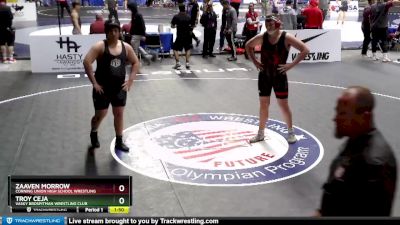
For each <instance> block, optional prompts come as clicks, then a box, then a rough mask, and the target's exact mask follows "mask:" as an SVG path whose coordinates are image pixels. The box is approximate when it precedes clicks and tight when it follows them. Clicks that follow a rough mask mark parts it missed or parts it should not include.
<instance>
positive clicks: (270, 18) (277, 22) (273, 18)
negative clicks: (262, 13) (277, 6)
mask: <svg viewBox="0 0 400 225" xmlns="http://www.w3.org/2000/svg"><path fill="white" fill-rule="evenodd" d="M271 21H274V22H275V28H280V27H281V25H282V22H281V20H280V19H279V18H278V17H276V16H274V15H268V16H266V17H265V22H271Z"/></svg>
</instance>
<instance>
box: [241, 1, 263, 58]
mask: <svg viewBox="0 0 400 225" xmlns="http://www.w3.org/2000/svg"><path fill="white" fill-rule="evenodd" d="M259 24H260V20H259V19H258V13H257V12H255V11H254V3H250V4H249V11H248V12H247V13H246V23H245V25H244V26H245V27H244V29H245V32H244V34H245V36H246V40H245V41H244V46H245V45H246V43H247V42H248V41H249V40H250V39H252V38H253V37H254V36H256V35H257V33H258V26H259ZM244 56H245V58H246V59H248V58H249V56H248V55H247V52H246V50H245V51H244Z"/></svg>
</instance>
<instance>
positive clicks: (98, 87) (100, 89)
mask: <svg viewBox="0 0 400 225" xmlns="http://www.w3.org/2000/svg"><path fill="white" fill-rule="evenodd" d="M93 88H94V90H96V92H97V93H99V94H103V93H104V91H103V87H102V86H100V85H99V84H98V83H94V84H93Z"/></svg>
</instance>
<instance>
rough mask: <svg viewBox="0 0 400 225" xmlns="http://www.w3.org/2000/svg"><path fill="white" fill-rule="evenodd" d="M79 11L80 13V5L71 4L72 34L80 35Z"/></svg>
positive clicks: (76, 3) (77, 3)
mask: <svg viewBox="0 0 400 225" xmlns="http://www.w3.org/2000/svg"><path fill="white" fill-rule="evenodd" d="M80 11H81V3H79V2H73V3H72V11H71V21H72V25H73V29H72V34H82V30H81V26H82V23H81V16H80V15H79V14H80Z"/></svg>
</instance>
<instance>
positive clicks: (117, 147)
mask: <svg viewBox="0 0 400 225" xmlns="http://www.w3.org/2000/svg"><path fill="white" fill-rule="evenodd" d="M115 150H120V151H123V152H129V147H128V146H126V145H125V144H124V143H123V142H121V143H117V142H115Z"/></svg>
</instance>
